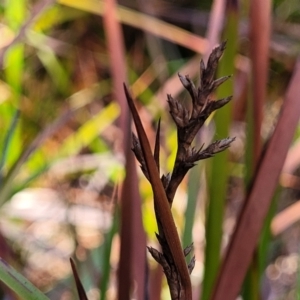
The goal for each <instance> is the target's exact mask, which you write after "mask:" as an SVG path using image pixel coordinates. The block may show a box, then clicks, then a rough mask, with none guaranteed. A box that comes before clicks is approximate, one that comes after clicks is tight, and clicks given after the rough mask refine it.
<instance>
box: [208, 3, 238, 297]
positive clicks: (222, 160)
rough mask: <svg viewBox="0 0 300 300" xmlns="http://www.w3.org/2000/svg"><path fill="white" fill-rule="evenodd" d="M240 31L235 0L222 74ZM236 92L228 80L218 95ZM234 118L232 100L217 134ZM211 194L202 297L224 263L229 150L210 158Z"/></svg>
mask: <svg viewBox="0 0 300 300" xmlns="http://www.w3.org/2000/svg"><path fill="white" fill-rule="evenodd" d="M237 33H238V7H237V3H235V2H234V1H233V2H231V3H230V4H228V7H227V24H226V27H225V30H224V34H223V36H224V38H225V39H228V40H229V41H230V42H228V43H227V49H226V51H225V53H224V57H223V58H222V60H221V61H220V64H219V69H218V74H217V76H218V77H221V76H224V75H229V74H230V75H231V74H233V73H234V58H235V55H236V52H237ZM232 94H233V81H228V82H226V83H224V85H222V86H220V87H219V88H218V90H217V97H218V98H222V97H224V96H228V95H232ZM231 118H232V103H229V104H228V105H226V107H224V108H223V109H222V110H219V111H218V112H217V113H216V115H215V118H214V120H215V126H216V138H218V136H228V135H229V128H230V124H231ZM210 163H211V165H210V169H209V173H210V174H209V177H208V178H209V181H208V194H209V199H210V201H209V204H208V208H207V215H206V218H207V219H206V235H205V236H206V247H205V262H204V279H203V284H202V289H203V290H202V299H203V300H207V299H209V298H210V296H211V293H212V288H213V285H214V282H215V280H216V277H217V273H218V270H219V267H220V254H221V245H222V236H223V215H224V208H225V201H226V194H227V184H228V176H229V162H228V152H227V151H225V152H222V153H220V154H219V155H216V156H215V157H213V158H212V159H211V161H210Z"/></svg>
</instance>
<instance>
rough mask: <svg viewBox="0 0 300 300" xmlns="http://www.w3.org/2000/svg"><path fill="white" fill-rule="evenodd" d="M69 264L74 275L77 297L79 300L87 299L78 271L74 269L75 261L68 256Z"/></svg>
mask: <svg viewBox="0 0 300 300" xmlns="http://www.w3.org/2000/svg"><path fill="white" fill-rule="evenodd" d="M70 264H71V267H72V272H73V276H74V279H75V283H76V288H77V292H78V297H79V299H80V300H88V297H87V295H86V293H85V290H84V288H83V285H82V283H81V280H80V278H79V275H78V272H77V270H76V266H75V263H74V261H73V259H72V258H70Z"/></svg>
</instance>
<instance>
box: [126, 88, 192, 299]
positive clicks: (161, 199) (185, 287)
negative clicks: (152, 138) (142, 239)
mask: <svg viewBox="0 0 300 300" xmlns="http://www.w3.org/2000/svg"><path fill="white" fill-rule="evenodd" d="M124 88H125V93H126V98H127V101H128V105H129V107H130V111H131V113H132V116H133V119H134V123H135V127H136V130H137V133H138V137H139V141H140V144H141V148H142V152H143V156H144V159H145V162H146V166H147V171H148V174H149V179H150V183H151V187H152V191H153V196H154V207H155V213H156V216H157V221H158V222H160V226H161V227H162V229H163V233H164V235H165V239H166V243H167V244H168V247H169V250H170V253H171V255H172V259H173V261H174V265H175V268H176V270H177V272H178V273H177V274H178V275H179V280H180V283H181V288H182V294H181V295H182V296H181V297H183V298H182V299H186V300H191V299H192V285H191V280H190V275H189V271H188V268H187V265H186V262H185V257H184V254H183V251H182V248H181V244H180V240H179V236H178V233H177V230H176V226H175V223H174V219H173V217H172V213H171V209H170V206H169V201H168V199H167V196H166V193H165V190H164V187H163V185H162V181H161V179H160V177H159V173H158V170H157V166H156V164H155V160H154V157H153V156H152V152H151V148H150V144H149V141H148V138H147V136H146V133H145V130H144V127H143V125H142V122H141V119H140V117H139V115H138V113H137V110H136V108H135V106H134V103H133V100H132V98H131V96H130V94H129V91H128V90H127V88H126V86H124ZM178 288H180V287H178Z"/></svg>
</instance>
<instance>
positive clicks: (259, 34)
mask: <svg viewBox="0 0 300 300" xmlns="http://www.w3.org/2000/svg"><path fill="white" fill-rule="evenodd" d="M270 10H271V1H264V2H261V1H257V0H255V1H251V3H250V53H251V62H252V72H251V75H252V76H251V88H250V91H251V92H250V97H249V103H248V108H249V109H248V114H247V116H248V118H247V119H248V120H247V121H248V122H247V126H248V129H247V130H248V132H250V134H248V135H247V140H246V149H247V150H246V151H247V152H248V153H247V154H246V156H247V157H248V159H246V174H247V175H246V178H245V184H246V186H247V187H248V186H249V182H250V181H251V178H252V176H253V174H254V171H255V169H256V166H257V164H258V160H259V157H260V155H261V147H262V141H261V124H262V118H263V107H264V103H265V97H266V87H267V79H268V59H269V40H270V16H271V12H270ZM261 28H264V30H263V31H262V30H261ZM249 106H250V107H249ZM249 152H251V153H249ZM260 259H261V257H260V256H259V253H258V252H256V253H255V254H254V256H253V262H252V264H251V266H250V268H249V271H248V275H247V276H246V280H245V287H244V292H243V297H244V299H245V300H259V298H260V291H259V282H260V272H259V265H261V262H260Z"/></svg>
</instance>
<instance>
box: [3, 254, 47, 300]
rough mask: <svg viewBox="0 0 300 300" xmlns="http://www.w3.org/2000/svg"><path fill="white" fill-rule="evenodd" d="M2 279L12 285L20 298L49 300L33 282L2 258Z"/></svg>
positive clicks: (9, 285)
mask: <svg viewBox="0 0 300 300" xmlns="http://www.w3.org/2000/svg"><path fill="white" fill-rule="evenodd" d="M0 280H1V281H3V282H4V283H5V284H6V285H7V286H8V287H10V288H11V289H12V290H13V291H14V292H15V293H16V294H17V295H19V296H20V299H24V300H47V299H48V298H47V297H46V296H45V295H44V294H43V293H42V292H41V291H40V290H38V289H37V288H36V287H35V286H34V285H33V284H32V283H31V282H29V281H28V280H27V279H26V278H25V277H23V276H22V275H21V274H20V273H18V272H17V271H16V270H15V269H13V268H12V267H11V266H9V265H8V264H7V263H6V262H5V261H4V260H3V259H1V258H0Z"/></svg>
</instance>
